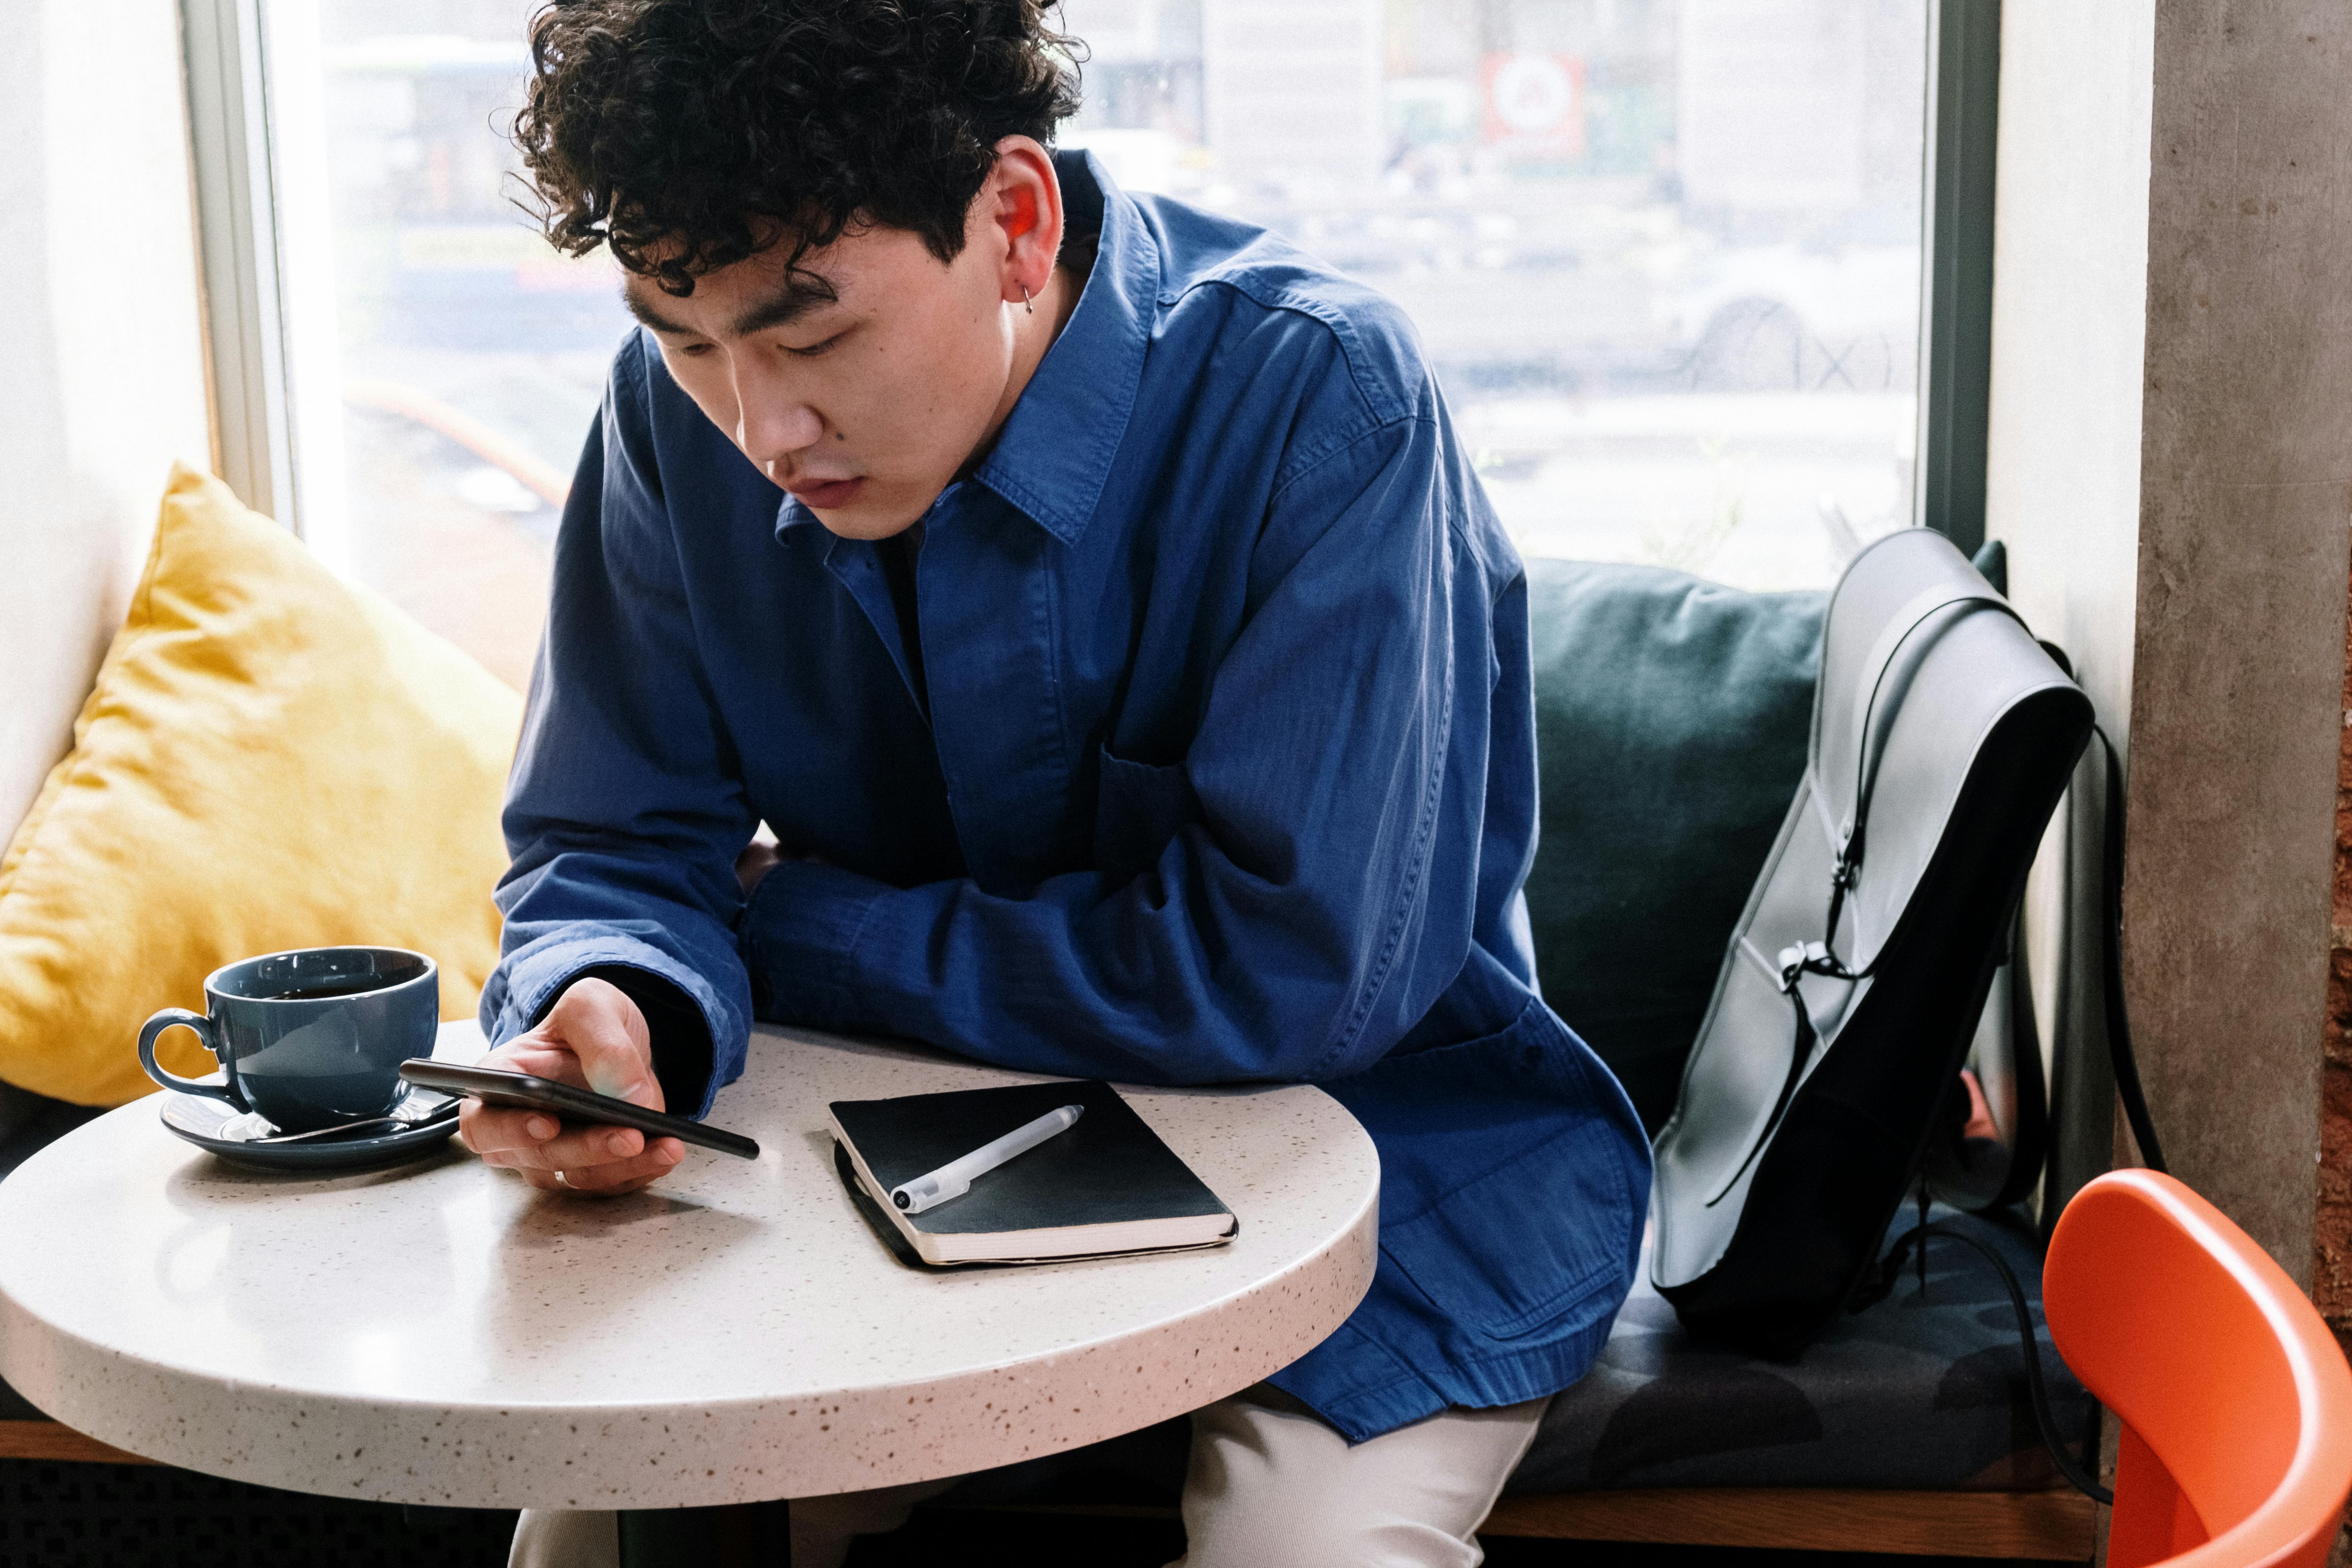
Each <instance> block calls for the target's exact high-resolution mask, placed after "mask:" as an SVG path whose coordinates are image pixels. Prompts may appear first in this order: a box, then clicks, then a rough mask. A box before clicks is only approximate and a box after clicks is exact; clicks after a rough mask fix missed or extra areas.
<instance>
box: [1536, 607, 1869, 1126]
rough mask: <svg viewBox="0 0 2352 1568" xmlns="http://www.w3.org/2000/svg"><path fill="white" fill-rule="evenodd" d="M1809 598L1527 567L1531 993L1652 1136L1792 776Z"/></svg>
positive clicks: (1817, 635) (1792, 791) (1793, 786)
mask: <svg viewBox="0 0 2352 1568" xmlns="http://www.w3.org/2000/svg"><path fill="white" fill-rule="evenodd" d="M1828 602H1829V595H1826V594H1823V593H1818V592H1815V593H1796V594H1750V593H1746V592H1743V591H1741V590H1739V589H1737V588H1727V587H1724V586H1722V585H1721V584H1715V583H1707V582H1702V581H1701V580H1700V579H1698V578H1696V577H1692V576H1689V575H1687V574H1684V573H1680V572H1669V571H1665V570H1664V569H1663V568H1660V567H1654V566H1623V565H1602V564H1596V563H1588V562H1578V561H1530V562H1529V563H1528V613H1529V617H1530V621H1531V623H1532V628H1531V629H1532V647H1533V654H1534V662H1535V687H1536V744H1537V748H1538V759H1539V766H1540V769H1541V781H1542V788H1543V805H1542V812H1543V816H1542V834H1541V837H1540V838H1539V840H1538V846H1537V850H1536V863H1535V868H1534V870H1533V871H1532V872H1531V873H1529V875H1528V915H1529V917H1530V919H1531V921H1532V922H1533V925H1534V930H1535V946H1536V965H1537V973H1538V975H1539V976H1540V977H1541V979H1542V982H1543V991H1544V997H1545V1000H1547V1001H1549V1003H1550V1004H1551V1005H1552V1008H1553V1010H1554V1011H1555V1012H1557V1013H1559V1016H1561V1017H1562V1018H1565V1019H1566V1020H1567V1021H1568V1023H1569V1025H1570V1027H1572V1028H1574V1029H1575V1030H1576V1031H1577V1033H1579V1034H1580V1035H1582V1036H1583V1037H1584V1038H1585V1039H1586V1040H1587V1041H1588V1042H1590V1043H1591V1047H1592V1048H1593V1049H1594V1050H1595V1051H1597V1052H1599V1053H1600V1054H1601V1059H1602V1060H1604V1061H1606V1062H1607V1063H1608V1064H1609V1066H1610V1068H1612V1070H1614V1071H1615V1073H1616V1074H1617V1077H1618V1079H1620V1080H1621V1081H1622V1083H1623V1084H1624V1085H1625V1090H1626V1092H1627V1093H1628V1094H1630V1095H1632V1096H1633V1106H1634V1109H1635V1110H1639V1111H1640V1112H1641V1115H1642V1122H1643V1125H1644V1126H1645V1127H1647V1128H1648V1129H1649V1130H1650V1131H1651V1132H1652V1133H1653V1134H1655V1133H1656V1131H1657V1130H1658V1129H1659V1127H1660V1126H1662V1125H1663V1124H1664V1121H1665V1119H1666V1118H1667V1117H1668V1116H1669V1115H1671V1114H1672V1113H1673V1111H1674V1108H1675V1095H1676V1094H1677V1093H1678V1092H1679V1091H1680V1089H1681V1088H1682V1074H1683V1059H1684V1058H1685V1057H1686V1056H1688V1055H1689V1054H1690V1048H1691V1044H1692V1042H1693V1041H1695V1040H1696V1038H1697V1037H1698V1028H1699V1025H1700V1023H1701V1022H1702V1021H1703V1020H1704V1018H1705V1016H1706V1005H1707V1002H1708V999H1709V998H1710V997H1711V996H1712V995H1713V994H1714V991H1715V976H1716V971H1717V968H1718V967H1719V966H1720V965H1721V963H1722V961H1723V950H1724V944H1725V943H1726V942H1728V941H1729V940H1730V938H1731V930H1732V927H1733V926H1735V925H1737V924H1738V921H1739V912H1740V910H1742V909H1744V908H1745V907H1746V906H1747V903H1748V889H1750V888H1751V887H1752V886H1753V885H1754V884H1755V881H1756V874H1757V873H1758V872H1759V870H1761V869H1762V868H1763V866H1764V858H1765V856H1767V855H1768V854H1769V853H1770V852H1771V849H1772V839H1773V836H1774V835H1775V834H1777V833H1778V832H1779V831H1780V819H1781V818H1782V817H1783V816H1786V815H1787V813H1788V810H1789V802H1790V800H1791V799H1793V798H1794V797H1795V795H1796V793H1797V784H1798V782H1799V780H1800V779H1801V777H1802V776H1803V773H1804V771H1805V739H1806V732H1807V730H1808V727H1809V726H1810V724H1811V718H1812V704H1813V679H1814V672H1815V669H1816V668H1817V666H1818V664H1819V661H1820V657H1821V632H1822V612H1823V611H1824V609H1825V608H1826V607H1827V605H1828Z"/></svg>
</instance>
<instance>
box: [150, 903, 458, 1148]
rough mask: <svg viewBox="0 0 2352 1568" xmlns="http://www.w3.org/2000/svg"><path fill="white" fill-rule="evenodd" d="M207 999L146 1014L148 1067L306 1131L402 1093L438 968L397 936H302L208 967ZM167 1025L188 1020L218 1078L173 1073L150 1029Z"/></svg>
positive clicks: (157, 1031) (378, 1106)
mask: <svg viewBox="0 0 2352 1568" xmlns="http://www.w3.org/2000/svg"><path fill="white" fill-rule="evenodd" d="M440 1024H441V975H440V971H439V970H438V969H437V968H436V967H435V965H434V963H433V961H432V960H431V959H429V958H427V957H425V955H424V954H423V953H421V952H406V951H404V950H403V949H401V948H396V947H306V948H299V949H297V950H296V951H294V952H272V953H267V954H265V955H263V956H262V957H259V958H248V959H245V960H242V961H240V962H238V963H232V964H228V965H226V966H225V967H223V968H220V969H216V970H215V971H213V973H211V974H209V975H207V976H205V1012H203V1013H191V1012H189V1011H187V1010H186V1009H185V1008H183V1007H166V1008H164V1009H163V1011H162V1012H160V1013H158V1014H156V1015H155V1016H153V1017H152V1018H150V1019H148V1020H147V1024H146V1026H145V1027H144V1028H142V1029H141V1030H140V1031H139V1063H140V1065H141V1066H142V1067H143V1068H146V1069H147V1076H148V1077H150V1078H152V1079H154V1080H155V1081H156V1082H157V1083H160V1084H162V1085H163V1087H164V1088H165V1089H173V1090H176V1091H177V1092H179V1093H181V1094H201V1095H207V1096H209V1097H211V1098H212V1099H215V1100H226V1101H227V1102H228V1103H229V1104H231V1105H233V1106H235V1107H236V1109H238V1110H247V1111H258V1112H259V1113H260V1114H261V1115H262V1116H263V1117H265V1118H267V1119H268V1121H269V1122H270V1123H271V1124H272V1125H274V1126H275V1127H277V1128H278V1131H282V1132H310V1131H317V1130H318V1129H320V1128H322V1127H332V1126H335V1125H337V1124H338V1123H341V1122H345V1121H365V1120H367V1119H368V1118H369V1117H371V1116H382V1115H383V1114H384V1113H385V1112H386V1111H388V1110H391V1109H392V1108H393V1106H394V1104H395V1103H397V1102H398V1100H399V1099H400V1096H401V1090H402V1084H401V1078H400V1064H401V1063H402V1062H404V1061H405V1060H407V1059H408V1058H410V1057H429V1056H431V1055H432V1054H433V1040H434V1037H435V1035H436V1033H437V1032H438V1030H439V1028H440ZM175 1027H185V1028H187V1029H190V1030H192V1031H194V1034H195V1036H196V1037H197V1038H198V1039H200V1040H202V1041H203V1042H204V1044H205V1049H206V1050H209V1051H210V1052H212V1054H213V1055H214V1057H215V1058H218V1060H219V1062H220V1065H221V1073H222V1077H223V1078H224V1079H226V1081H225V1082H222V1083H206V1082H203V1081H200V1080H198V1079H187V1078H181V1077H180V1076H179V1075H177V1074H176V1073H173V1072H170V1071H168V1070H166V1069H165V1068H163V1067H162V1066H161V1065H160V1064H158V1063H157V1062H156V1060H155V1042H156V1040H157V1039H158V1038H159V1037H162V1035H163V1031H164V1030H166V1029H171V1028H175Z"/></svg>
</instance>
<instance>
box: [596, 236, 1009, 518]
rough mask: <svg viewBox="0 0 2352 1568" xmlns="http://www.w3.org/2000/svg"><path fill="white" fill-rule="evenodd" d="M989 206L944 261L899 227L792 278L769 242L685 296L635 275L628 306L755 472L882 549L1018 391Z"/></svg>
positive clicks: (837, 250)
mask: <svg viewBox="0 0 2352 1568" xmlns="http://www.w3.org/2000/svg"><path fill="white" fill-rule="evenodd" d="M984 205H986V204H984V203H982V204H976V205H975V210H974V214H973V221H972V225H971V233H970V235H969V237H968V238H967V243H966V244H965V246H964V247H963V249H962V251H961V252H960V253H959V254H958V255H957V257H956V258H955V260H953V261H951V262H941V261H940V259H939V258H937V257H935V256H933V255H932V254H931V253H930V251H929V249H927V248H926V247H924V244H923V242H922V240H921V238H920V237H918V236H916V235H915V234H913V233H911V232H909V231H908V230H905V229H895V228H883V227H879V226H866V227H861V228H853V229H852V230H850V231H849V232H848V233H845V234H844V235H843V236H842V237H840V238H839V239H837V240H835V242H834V243H833V244H831V245H828V246H826V247H824V248H823V249H822V250H813V251H810V252H808V253H807V254H806V255H804V256H803V257H802V258H801V260H800V265H799V267H798V268H793V269H790V270H788V269H787V268H786V265H785V262H786V259H787V258H788V257H789V256H790V254H791V247H790V245H789V244H781V245H777V246H775V247H772V248H770V249H768V250H765V251H762V252H761V253H759V254H758V255H755V256H752V257H750V258H746V259H744V260H741V261H738V262H736V263H734V264H733V265H731V266H728V267H723V268H719V269H718V270H717V271H714V272H709V273H706V274H704V275H703V276H701V277H700V278H698V279H696V281H695V289H694V292H693V293H692V294H690V295H688V296H687V297H686V298H684V299H682V300H681V299H677V298H673V297H672V296H670V295H667V294H665V293H663V292H662V291H661V290H660V289H659V288H657V287H656V286H655V285H654V284H653V283H652V282H651V280H649V279H645V278H632V279H629V281H628V285H627V296H626V297H627V300H628V304H629V307H630V309H631V310H634V311H635V313H636V316H637V318H638V319H639V320H640V321H644V322H645V323H646V326H647V327H649V328H651V329H652V331H653V335H654V338H655V340H656V342H659V343H660V345H661V353H662V361H663V363H665V364H667V366H668V367H669V373H670V374H671V375H672V376H673V377H674V378H676V380H677V384H679V385H680V386H682V387H684V388H685V389H686V393H687V395H688V396H689V397H691V398H693V399H694V401H695V404H696V405H697V406H698V407H699V408H700V409H701V410H702V412H703V413H704V414H706V415H708V416H709V417H710V421H711V423H712V424H714V425H716V426H719V428H720V429H721V430H724V431H725V432H727V434H728V436H729V437H730V438H732V439H733V441H734V443H735V445H736V446H737V447H740V448H741V449H742V452H743V455H744V456H745V457H747V458H751V461H752V462H753V463H754V464H755V465H757V467H758V468H759V469H760V471H761V473H763V474H765V475H767V476H768V478H769V479H772V480H773V481H774V482H775V483H776V484H777V485H779V486H781V487H782V488H783V489H787V490H790V491H791V492H792V493H793V495H795V496H797V497H799V498H800V500H802V502H803V504H805V505H806V506H807V507H808V508H809V509H810V510H813V511H814V512H815V513H816V515H817V519H818V521H821V522H823V523H824V526H825V527H827V528H828V529H831V530H832V531H834V532H835V533H837V534H841V535H843V536H845V537H846V538H850V539H887V538H888V537H889V536H890V535H892V534H895V533H898V532H899V531H902V530H904V529H906V528H908V526H910V525H911V524H913V523H914V522H915V521H917V520H918V519H919V518H920V517H921V516H922V515H923V513H924V511H925V510H927V509H928V508H929V506H930V504H931V502H932V501H933V500H935V499H937V497H938V496H939V493H940V491H941V490H943V489H946V488H947V487H948V486H949V485H950V483H952V482H953V481H954V479H955V478H956V475H957V472H958V470H959V469H961V468H962V467H963V466H964V464H965V463H966V461H967V460H968V459H969V458H971V456H972V454H973V453H974V452H975V451H976V450H978V448H979V447H981V446H982V444H983V443H984V442H985V441H987V440H988V439H989V438H990V437H992V436H993V435H994V433H995V430H996V427H997V426H999V425H1000V424H1002V423H1003V418H1004V416H1005V415H1006V414H1007V413H1009V412H1010V411H1011V405H1012V402H1013V397H1014V396H1016V395H1017V394H1018V388H1017V387H1012V386H1009V383H1010V382H1011V380H1012V377H1013V366H1014V361H1015V338H1016V331H1015V324H1014V321H1013V313H1012V312H1010V311H1008V310H1007V309H1006V307H1005V304H1004V300H1003V281H1002V279H1003V268H1002V262H1003V247H1002V246H1001V245H997V246H993V247H992V245H991V244H990V243H988V242H989V239H990V237H991V230H992V228H993V224H992V222H991V221H990V219H989V218H988V217H987V216H985V215H984V214H982V212H981V211H980V208H981V207H982V206H984ZM811 275H813V276H814V278H815V279H822V280H823V282H822V283H821V284H814V285H813V284H812V283H811V282H810V280H809V279H810V276H811ZM828 290H829V293H830V297H828Z"/></svg>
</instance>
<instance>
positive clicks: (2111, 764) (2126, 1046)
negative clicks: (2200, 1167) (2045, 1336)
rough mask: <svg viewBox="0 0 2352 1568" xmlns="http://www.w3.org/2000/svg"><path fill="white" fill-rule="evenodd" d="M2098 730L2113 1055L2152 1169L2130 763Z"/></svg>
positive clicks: (2159, 1156)
mask: <svg viewBox="0 0 2352 1568" xmlns="http://www.w3.org/2000/svg"><path fill="white" fill-rule="evenodd" d="M2093 730H2094V731H2095V733H2096V734H2097V735H2098V737H2099V745H2100V746H2101V748H2102V749H2104V750H2105V752H2106V763H2107V810H2106V818H2107V819H2106V823H2105V828H2106V843H2105V855H2104V856H2103V858H2104V859H2105V862H2106V864H2105V866H2104V867H2103V868H2101V876H2102V880H2103V881H2104V883H2105V888H2104V892H2105V908H2103V909H2102V910H2100V913H2101V915H2102V917H2103V919H2102V923H2103V924H2104V925H2105V928H2106V929H2105V931H2104V932H2103V933H2102V935H2103V937H2104V939H2105V941H2104V947H2105V952H2104V953H2103V954H2102V957H2103V959H2104V963H2103V964H2102V969H2103V971H2104V981H2105V1000H2106V1013H2107V1059H2108V1060H2109V1061H2111V1062H2112V1063H2114V1064H2115V1071H2116V1094H2117V1095H2118V1096H2120V1097H2121V1098H2122V1100H2123V1102H2124V1117H2125V1119H2126V1121H2129V1122H2130V1123H2131V1131H2132V1141H2133V1142H2136V1143H2137V1144H2138V1145H2139V1157H2140V1160H2141V1163H2144V1164H2146V1165H2147V1168H2148V1169H2149V1170H2151V1171H2163V1170H2165V1169H2166V1166H2165V1163H2164V1145H2163V1144H2161V1143H2159V1142H2157V1137H2156V1122H2155V1121H2153V1120H2152V1119H2151V1118H2150V1117H2149V1116H2148V1113H2147V1094H2146V1093H2145V1092H2144V1091H2143V1090H2142V1089H2141V1088H2140V1081H2139V1061H2138V1059H2137V1058H2136V1057H2135V1056H2134V1055H2133V1053H2132V1038H2131V1016H2130V1015H2129V1014H2128V1013H2126V1011H2125V1009H2124V765H2123V763H2122V761H2121V760H2120V759H2119V758H2118V757H2117V756H2116V743H2115V742H2113V741H2111V740H2109V739H2108V738H2107V732H2106V731H2105V730H2104V729H2101V728H2099V727H2098V726H2096V725H2094V726H2093Z"/></svg>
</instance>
